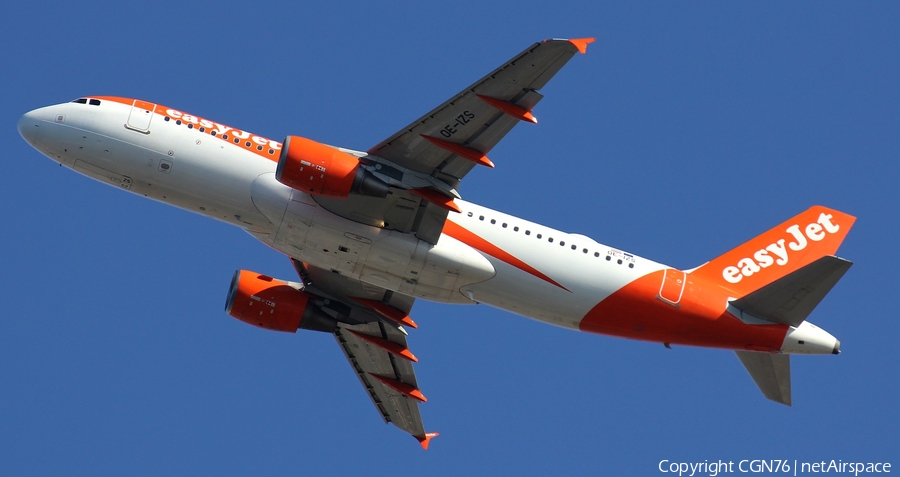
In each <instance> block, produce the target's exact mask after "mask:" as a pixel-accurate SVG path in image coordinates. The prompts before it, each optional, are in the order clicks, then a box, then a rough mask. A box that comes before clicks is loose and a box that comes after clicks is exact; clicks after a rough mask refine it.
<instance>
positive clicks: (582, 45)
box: [569, 38, 597, 55]
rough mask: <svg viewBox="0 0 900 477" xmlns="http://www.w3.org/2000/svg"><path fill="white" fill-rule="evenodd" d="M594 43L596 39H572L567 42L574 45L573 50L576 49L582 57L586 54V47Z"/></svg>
mask: <svg viewBox="0 0 900 477" xmlns="http://www.w3.org/2000/svg"><path fill="white" fill-rule="evenodd" d="M595 41H597V39H596V38H574V39H572V40H569V43H571V44H573V45H575V48H578V52H579V53H581V54H582V55H583V54H585V53H586V52H587V46H588V45H590V44H591V43H593V42H595Z"/></svg>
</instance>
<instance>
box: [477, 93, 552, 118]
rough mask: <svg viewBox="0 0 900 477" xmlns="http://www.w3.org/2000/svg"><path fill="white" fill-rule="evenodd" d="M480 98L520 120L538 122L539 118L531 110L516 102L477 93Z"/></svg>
mask: <svg viewBox="0 0 900 477" xmlns="http://www.w3.org/2000/svg"><path fill="white" fill-rule="evenodd" d="M475 96H478V98H479V99H481V100H482V101H484V102H485V103H487V104H490V105H491V106H493V107H495V108H497V109H499V110H500V111H503V112H504V113H506V114H508V115H510V116H512V117H514V118H516V119H518V120H520V121H528V122H530V123H534V124H537V118H536V117H534V115H533V114H531V111H528V110H527V109H525V108H520V107H518V106H516V105H515V104H512V103H510V102H509V101H503V100H502V99H497V98H492V97H490V96H482V95H480V94H476V95H475Z"/></svg>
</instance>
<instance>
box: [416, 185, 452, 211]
mask: <svg viewBox="0 0 900 477" xmlns="http://www.w3.org/2000/svg"><path fill="white" fill-rule="evenodd" d="M409 192H410V194H414V195H417V196H419V197H421V198H423V199H425V200H427V201H428V202H431V203H432V204H434V205H436V206H438V207H441V208H444V209H447V210H449V211H451V212H456V213H457V214H458V213H461V212H462V210H460V208H459V206H458V205H456V202H453V198H451V197H447V196H446V195H444V194H441V193H440V192H436V191H433V190H431V189H426V188H420V189H409Z"/></svg>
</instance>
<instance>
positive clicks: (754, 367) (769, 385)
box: [734, 350, 791, 406]
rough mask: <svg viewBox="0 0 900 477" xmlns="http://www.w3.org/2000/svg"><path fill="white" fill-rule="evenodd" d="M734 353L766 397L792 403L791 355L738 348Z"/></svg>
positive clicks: (783, 402)
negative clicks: (739, 349)
mask: <svg viewBox="0 0 900 477" xmlns="http://www.w3.org/2000/svg"><path fill="white" fill-rule="evenodd" d="M734 354H736V355H737V357H738V359H740V360H741V363H742V364H743V365H744V367H745V368H747V372H748V373H750V377H752V378H753V381H754V382H756V385H757V386H759V390H760V391H762V393H763V395H764V396H765V397H766V398H768V399H771V400H772V401H775V402H780V403H781V404H787V405H788V406H790V405H791V355H789V354H769V353H757V352H754V351H737V350H735V352H734Z"/></svg>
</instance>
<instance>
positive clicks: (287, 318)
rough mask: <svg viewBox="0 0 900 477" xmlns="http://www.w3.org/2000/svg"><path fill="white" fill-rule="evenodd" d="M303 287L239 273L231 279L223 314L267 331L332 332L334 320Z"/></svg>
mask: <svg viewBox="0 0 900 477" xmlns="http://www.w3.org/2000/svg"><path fill="white" fill-rule="evenodd" d="M302 287H303V285H301V284H299V283H293V282H285V281H282V280H277V279H274V278H272V277H269V276H266V275H262V274H259V273H256V272H251V271H249V270H238V271H236V272H235V273H234V278H232V280H231V288H230V289H229V290H228V298H227V300H226V301H225V312H226V313H228V314H229V315H231V316H233V317H235V318H237V319H239V320H241V321H243V322H244V323H249V324H251V325H253V326H258V327H260V328H265V329H267V330H275V331H286V332H289V333H295V332H296V331H297V329H298V328H304V329H311V330H316V331H327V332H331V331H333V330H334V328H335V327H336V326H337V325H336V323H337V322H336V321H335V320H334V318H332V317H331V316H329V315H328V314H326V313H325V312H323V311H322V310H321V309H320V308H319V307H317V306H316V305H315V303H314V300H315V297H313V296H312V295H310V294H309V293H306V292H305V291H303V290H302Z"/></svg>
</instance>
